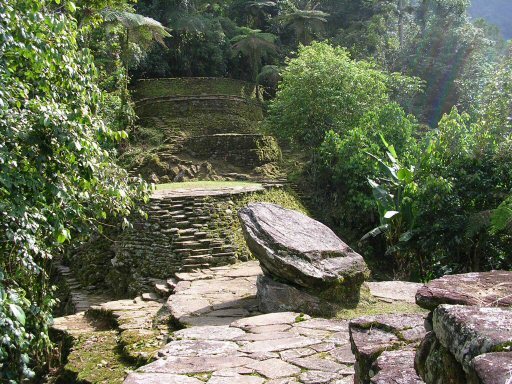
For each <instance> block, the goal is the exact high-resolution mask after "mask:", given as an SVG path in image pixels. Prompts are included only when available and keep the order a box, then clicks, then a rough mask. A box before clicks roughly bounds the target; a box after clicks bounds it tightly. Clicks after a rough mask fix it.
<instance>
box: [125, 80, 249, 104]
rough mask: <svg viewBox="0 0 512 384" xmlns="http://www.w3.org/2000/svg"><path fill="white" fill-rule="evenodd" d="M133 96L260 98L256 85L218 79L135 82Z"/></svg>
mask: <svg viewBox="0 0 512 384" xmlns="http://www.w3.org/2000/svg"><path fill="white" fill-rule="evenodd" d="M132 94H133V97H134V98H136V99H146V98H154V97H162V96H177V95H180V96H187V95H212V94H215V95H231V96H240V97H244V98H247V99H254V98H258V94H257V90H256V85H255V84H252V83H248V82H245V81H241V80H235V79H227V78H217V77H181V78H165V79H142V80H138V81H136V82H135V84H134V85H133V87H132Z"/></svg>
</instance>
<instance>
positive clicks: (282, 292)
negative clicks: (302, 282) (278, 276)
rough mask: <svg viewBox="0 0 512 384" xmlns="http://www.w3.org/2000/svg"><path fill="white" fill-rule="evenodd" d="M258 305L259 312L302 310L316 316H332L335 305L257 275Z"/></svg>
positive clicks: (334, 312) (334, 311)
mask: <svg viewBox="0 0 512 384" xmlns="http://www.w3.org/2000/svg"><path fill="white" fill-rule="evenodd" d="M256 286H257V288H258V294H257V299H258V307H259V309H260V311H261V312H264V313H272V312H287V311H294V312H304V313H308V314H310V315H316V316H333V315H335V314H336V306H334V305H333V304H332V303H329V302H328V301H326V300H323V299H321V298H320V297H318V296H315V295H312V294H310V293H308V292H306V291H303V290H300V289H297V288H295V287H293V286H291V285H289V284H283V283H280V282H277V281H275V280H273V279H272V278H270V277H268V276H258V280H257V281H256Z"/></svg>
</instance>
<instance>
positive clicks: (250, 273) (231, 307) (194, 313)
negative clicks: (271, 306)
mask: <svg viewBox="0 0 512 384" xmlns="http://www.w3.org/2000/svg"><path fill="white" fill-rule="evenodd" d="M228 275H230V276H228ZM259 275H261V269H260V268H259V266H258V263H257V262H255V261H251V262H246V263H243V264H239V265H236V266H233V267H231V268H227V267H216V268H211V269H203V270H201V271H199V272H190V273H178V274H176V277H177V278H178V280H179V282H178V283H177V284H176V287H175V290H174V291H175V293H174V294H173V295H171V296H170V297H169V299H168V300H167V304H166V306H167V308H168V309H169V312H170V314H171V316H172V318H173V319H174V320H176V321H178V322H180V323H181V324H182V325H185V326H198V327H203V326H218V325H229V324H230V323H231V322H233V321H235V320H237V319H240V318H245V317H247V316H250V315H251V314H257V313H256V311H257V309H258V304H257V302H256V278H257V276H259Z"/></svg>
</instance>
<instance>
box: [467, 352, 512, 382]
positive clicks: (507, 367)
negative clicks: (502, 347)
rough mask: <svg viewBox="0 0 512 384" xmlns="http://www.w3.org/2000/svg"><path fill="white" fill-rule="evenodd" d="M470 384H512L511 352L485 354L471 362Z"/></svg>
mask: <svg viewBox="0 0 512 384" xmlns="http://www.w3.org/2000/svg"><path fill="white" fill-rule="evenodd" d="M468 382H469V383H470V384H477V383H478V384H502V383H511V382H512V352H494V353H486V354H483V355H480V356H477V357H475V358H474V359H473V360H472V361H471V369H470V374H469V380H468Z"/></svg>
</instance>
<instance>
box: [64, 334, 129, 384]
mask: <svg viewBox="0 0 512 384" xmlns="http://www.w3.org/2000/svg"><path fill="white" fill-rule="evenodd" d="M117 339H118V335H117V332H116V331H114V330H109V331H100V332H91V333H85V334H82V335H79V336H78V337H77V339H76V340H75V342H74V345H73V348H72V349H71V352H70V354H69V356H68V362H67V364H66V365H65V367H64V373H63V375H62V376H61V377H60V378H59V380H58V381H57V383H61V384H64V383H66V384H69V383H80V384H82V383H83V384H117V383H119V384H121V383H122V382H123V381H124V379H125V377H126V376H127V374H128V372H129V371H130V370H133V369H135V367H134V366H133V365H130V364H129V363H128V362H127V361H126V360H125V359H124V358H123V357H122V355H121V353H120V351H119V348H118V344H117Z"/></svg>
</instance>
